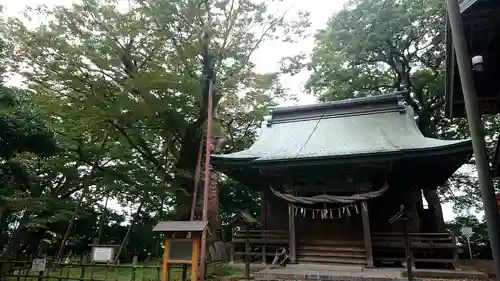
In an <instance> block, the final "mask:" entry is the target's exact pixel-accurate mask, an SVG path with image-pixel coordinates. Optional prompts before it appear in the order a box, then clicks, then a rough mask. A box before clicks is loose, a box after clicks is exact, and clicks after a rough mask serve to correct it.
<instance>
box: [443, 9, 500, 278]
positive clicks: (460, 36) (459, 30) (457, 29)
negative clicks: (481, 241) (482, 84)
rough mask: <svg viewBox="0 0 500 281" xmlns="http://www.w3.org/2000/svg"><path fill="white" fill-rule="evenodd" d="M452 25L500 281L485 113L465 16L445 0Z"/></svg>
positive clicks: (499, 247) (498, 239)
mask: <svg viewBox="0 0 500 281" xmlns="http://www.w3.org/2000/svg"><path fill="white" fill-rule="evenodd" d="M445 1H446V10H447V13H448V19H449V24H450V28H451V33H452V36H453V37H452V38H453V47H454V48H455V54H456V57H457V64H458V70H459V73H460V82H461V84H462V92H463V95H464V102H465V110H466V113H467V114H466V115H467V121H468V123H469V131H470V135H471V138H472V148H473V149H474V158H475V162H476V168H477V173H478V178H479V188H480V190H481V197H482V201H483V208H484V213H485V216H486V224H487V226H488V234H489V236H490V243H491V252H492V254H493V260H494V264H495V271H496V280H497V281H500V227H499V220H498V207H497V203H496V198H495V190H494V188H493V180H492V178H491V171H490V164H489V160H488V156H487V154H486V142H485V140H484V130H483V126H482V123H481V115H480V112H479V106H478V101H477V96H476V89H475V88H474V81H473V76H472V66H471V56H470V54H469V52H468V50H467V42H466V40H465V34H464V29H463V23H462V18H461V14H460V7H459V5H458V0H445Z"/></svg>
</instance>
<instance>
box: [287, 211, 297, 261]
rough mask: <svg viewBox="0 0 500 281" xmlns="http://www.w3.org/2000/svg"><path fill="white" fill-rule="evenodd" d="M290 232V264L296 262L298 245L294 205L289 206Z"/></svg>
mask: <svg viewBox="0 0 500 281" xmlns="http://www.w3.org/2000/svg"><path fill="white" fill-rule="evenodd" d="M288 231H289V232H290V234H289V235H290V236H289V237H290V238H289V240H288V241H289V242H288V243H289V246H288V248H289V251H290V263H295V262H296V246H297V245H296V243H295V241H296V240H295V214H294V209H293V205H292V204H288Z"/></svg>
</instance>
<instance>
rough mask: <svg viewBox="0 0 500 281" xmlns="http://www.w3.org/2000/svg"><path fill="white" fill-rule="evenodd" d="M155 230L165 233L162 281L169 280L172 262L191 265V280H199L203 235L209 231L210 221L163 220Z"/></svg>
mask: <svg viewBox="0 0 500 281" xmlns="http://www.w3.org/2000/svg"><path fill="white" fill-rule="evenodd" d="M153 231H155V232H162V233H164V235H165V238H164V239H165V240H164V249H163V262H162V277H161V281H169V269H170V268H169V266H170V265H171V264H177V265H182V266H183V267H184V266H186V267H187V266H191V281H197V280H198V271H199V269H198V267H199V257H200V246H201V235H202V233H203V232H205V231H208V222H206V221H162V222H160V223H158V225H156V226H155V228H154V229H153ZM183 275H184V274H183ZM183 278H185V276H183ZM182 281H185V280H182Z"/></svg>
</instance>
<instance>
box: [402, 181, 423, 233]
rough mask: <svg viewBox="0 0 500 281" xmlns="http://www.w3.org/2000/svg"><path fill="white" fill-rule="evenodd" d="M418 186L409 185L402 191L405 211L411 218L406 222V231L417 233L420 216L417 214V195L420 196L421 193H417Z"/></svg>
mask: <svg viewBox="0 0 500 281" xmlns="http://www.w3.org/2000/svg"><path fill="white" fill-rule="evenodd" d="M417 190H419V189H418V188H416V187H414V186H410V187H409V188H408V190H407V191H406V192H404V194H403V196H404V197H405V204H404V206H405V211H406V214H407V215H408V217H410V218H411V220H410V222H409V223H408V232H410V233H417V232H419V231H420V218H419V216H418V209H417V196H422V194H421V193H418V192H417Z"/></svg>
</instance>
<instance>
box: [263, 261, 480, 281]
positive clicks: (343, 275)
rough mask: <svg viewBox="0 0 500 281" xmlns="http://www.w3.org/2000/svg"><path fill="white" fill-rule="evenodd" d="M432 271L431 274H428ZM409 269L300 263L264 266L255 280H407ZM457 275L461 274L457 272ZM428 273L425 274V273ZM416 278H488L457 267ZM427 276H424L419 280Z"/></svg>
mask: <svg viewBox="0 0 500 281" xmlns="http://www.w3.org/2000/svg"><path fill="white" fill-rule="evenodd" d="M429 272H430V273H429ZM405 273H406V271H405V270H404V269H402V268H365V267H361V266H349V265H314V264H311V265H309V264H307V265H306V264H298V265H289V266H287V267H286V268H273V269H269V268H267V269H263V270H260V271H257V272H255V273H254V278H255V280H269V281H271V280H272V281H275V280H301V281H302V280H315V281H319V280H331V281H334V280H342V281H348V280H352V281H354V280H356V281H389V280H391V281H407V280H408V278H407V277H406V274H405ZM457 274H458V275H457ZM424 275H425V276H424ZM414 277H415V278H414V280H429V277H431V278H470V279H479V280H487V279H483V278H484V277H486V278H487V276H486V274H484V273H481V272H472V271H471V272H464V271H455V270H427V271H426V270H416V271H415V272H414ZM419 278H425V279H419Z"/></svg>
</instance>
